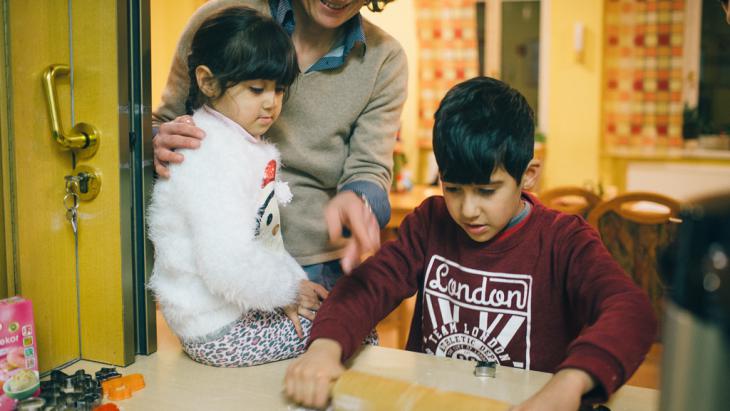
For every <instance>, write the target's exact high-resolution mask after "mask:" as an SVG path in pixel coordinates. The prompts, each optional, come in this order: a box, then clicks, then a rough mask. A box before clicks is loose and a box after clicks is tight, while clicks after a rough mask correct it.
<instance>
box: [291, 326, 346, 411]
mask: <svg viewBox="0 0 730 411" xmlns="http://www.w3.org/2000/svg"><path fill="white" fill-rule="evenodd" d="M341 356H342V346H340V344H339V343H338V342H337V341H335V340H330V339H327V338H320V339H318V340H315V341H314V342H312V345H310V346H309V349H307V351H306V352H305V353H304V354H302V355H300V356H299V358H297V359H295V360H294V361H292V363H291V364H290V365H289V368H288V369H287V370H286V377H284V389H285V391H286V395H287V396H288V397H289V398H291V399H292V400H293V401H295V402H297V403H299V404H301V405H303V406H305V407H315V408H324V406H325V405H327V399H328V398H329V394H330V389H331V387H332V383H333V382H334V381H335V380H337V378H339V377H340V375H342V373H343V372H344V371H345V369H344V367H343V366H342V364H341V363H340V357H341Z"/></svg>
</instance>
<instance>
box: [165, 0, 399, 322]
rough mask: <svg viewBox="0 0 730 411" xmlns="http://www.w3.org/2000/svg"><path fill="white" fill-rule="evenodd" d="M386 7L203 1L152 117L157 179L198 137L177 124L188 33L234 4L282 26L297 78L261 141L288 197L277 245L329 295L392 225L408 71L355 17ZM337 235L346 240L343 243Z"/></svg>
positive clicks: (394, 47)
mask: <svg viewBox="0 0 730 411" xmlns="http://www.w3.org/2000/svg"><path fill="white" fill-rule="evenodd" d="M389 1H390V0H367V1H365V2H363V0H219V1H211V2H208V3H206V4H205V5H204V6H203V7H201V8H200V9H199V10H198V11H197V12H196V13H195V14H194V15H193V17H192V18H191V19H190V21H189V22H188V25H187V27H186V28H185V32H184V33H183V35H182V37H181V39H180V43H179V45H178V49H177V52H176V55H175V58H174V61H173V65H172V69H171V71H170V75H169V78H168V82H167V86H166V88H165V91H164V93H163V96H162V104H161V105H160V106H159V107H158V109H157V111H156V112H155V114H154V116H153V117H154V121H153V125H155V126H158V125H159V132H158V133H157V135H156V137H155V138H154V140H153V145H154V147H155V168H156V170H157V172H158V173H159V174H160V175H162V176H163V177H164V176H167V170H166V168H165V164H166V162H180V161H183V158H182V156H181V155H180V154H179V153H175V152H174V148H182V147H185V148H195V147H197V146H198V145H199V144H200V139H202V138H204V135H203V132H202V130H200V129H198V128H197V127H194V126H193V125H192V124H190V118H189V117H185V116H183V117H178V116H181V115H182V114H185V107H184V101H185V96H186V95H187V90H188V79H187V62H186V60H187V54H188V51H189V44H190V40H191V34H192V33H194V32H195V30H196V29H197V27H198V26H199V25H200V22H202V21H203V20H204V19H205V18H206V17H207V16H209V15H210V14H211V13H214V12H215V11H217V10H220V9H221V8H224V7H226V6H229V5H234V4H235V5H240V4H245V5H248V6H251V7H252V8H255V9H257V10H259V11H261V12H263V13H265V14H269V15H271V16H272V17H273V18H274V19H275V20H276V21H277V22H279V24H281V25H282V26H283V27H284V29H285V30H286V31H287V32H288V33H289V34H290V35H291V38H292V41H293V43H294V47H295V49H296V51H297V60H298V63H299V67H300V69H301V71H302V74H301V75H300V76H299V78H298V79H297V81H296V82H295V83H294V84H293V85H292V87H291V89H290V93H289V96H288V99H287V101H286V103H285V104H284V108H283V110H282V113H281V117H280V118H279V120H278V121H277V123H276V124H274V126H273V127H272V128H271V129H270V130H269V132H268V134H267V137H268V139H269V140H270V141H271V142H273V143H274V144H276V146H277V148H279V150H280V151H281V154H282V162H283V165H284V167H283V168H282V179H283V180H284V181H287V182H288V183H289V184H290V186H291V187H292V193H293V195H294V200H293V201H292V203H291V204H290V205H289V206H287V207H285V208H284V209H282V210H281V219H282V229H283V236H284V242H285V246H286V248H287V250H288V251H289V252H290V253H291V254H292V255H293V256H294V257H295V258H296V259H297V262H299V264H301V265H303V266H304V269H305V271H306V272H307V274H308V276H309V278H310V279H311V280H312V281H315V282H318V283H320V284H322V285H324V286H325V287H327V288H331V287H332V286H333V285H334V281H335V280H336V279H337V278H339V276H340V275H341V274H342V270H344V271H345V272H348V271H349V270H350V269H351V268H352V267H353V266H354V265H356V264H357V263H358V262H359V257H360V255H362V254H363V253H365V252H368V251H372V250H374V249H375V248H377V247H378V246H379V227H378V225H380V226H384V225H385V223H386V222H387V220H388V219H389V217H390V205H389V203H388V196H387V189H388V187H389V186H390V179H391V177H392V176H391V166H392V151H393V145H394V143H395V139H394V136H395V133H396V131H397V129H398V126H399V117H400V113H401V109H402V107H403V103H404V101H405V98H406V86H407V85H406V81H407V71H408V70H407V67H406V57H405V53H404V51H403V49H402V48H401V46H400V44H398V42H397V41H396V40H395V39H393V38H392V37H390V36H389V35H388V34H386V33H385V32H383V31H382V30H381V29H379V28H378V27H376V26H374V25H373V24H371V23H370V22H368V21H367V20H365V19H363V18H361V16H360V14H359V11H360V8H361V7H363V6H364V5H366V4H367V5H368V6H369V7H371V9H377V10H380V9H382V6H384V5H385V4H386V3H388V2H389ZM173 119H176V120H175V121H172V120H173ZM165 121H167V122H166V123H165ZM221 172H225V170H221ZM323 210H324V212H323ZM323 219H324V222H326V224H323ZM344 228H348V229H349V230H350V231H351V232H352V237H353V241H350V242H349V243H346V242H345V241H344V240H343V238H342V233H343V229H344ZM339 259H341V261H339ZM312 309H316V307H312Z"/></svg>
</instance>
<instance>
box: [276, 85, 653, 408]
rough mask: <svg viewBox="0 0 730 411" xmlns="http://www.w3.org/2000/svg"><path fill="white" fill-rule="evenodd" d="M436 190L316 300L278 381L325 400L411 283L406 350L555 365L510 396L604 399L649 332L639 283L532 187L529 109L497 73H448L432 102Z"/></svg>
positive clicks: (543, 401)
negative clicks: (449, 82)
mask: <svg viewBox="0 0 730 411" xmlns="http://www.w3.org/2000/svg"><path fill="white" fill-rule="evenodd" d="M435 120H436V121H435V125H434V133H433V148H434V153H435V155H436V161H437V163H438V166H439V172H440V176H441V180H442V184H443V197H440V196H436V197H431V198H429V199H426V200H425V201H424V202H423V203H422V204H421V205H420V206H419V207H418V208H417V209H416V210H415V211H414V212H413V213H412V214H410V215H409V216H408V217H406V219H405V220H404V221H403V224H402V225H401V227H400V229H399V233H398V239H397V240H396V241H393V242H389V243H387V244H385V245H383V247H382V248H381V249H380V251H378V253H377V254H376V255H375V256H373V257H371V258H370V259H368V260H367V261H366V262H365V263H363V264H362V265H361V266H360V267H358V268H357V269H356V270H355V271H354V272H353V273H352V275H351V276H347V277H344V278H342V279H341V280H340V282H339V283H338V284H337V286H336V287H335V288H334V289H333V290H332V293H330V295H329V297H328V298H327V299H326V300H325V302H324V303H323V304H322V306H321V308H320V311H319V312H318V314H317V317H316V319H315V322H314V326H313V328H312V334H311V345H310V347H309V349H308V351H307V352H306V353H305V354H303V355H302V356H301V357H299V359H297V360H295V362H294V363H292V364H291V366H290V367H289V370H288V371H287V376H286V390H287V394H288V395H289V396H290V397H291V398H292V399H294V400H295V401H298V402H301V403H303V404H305V405H310V406H312V405H313V406H320V407H321V406H323V405H324V404H325V402H326V400H327V390H328V385H329V383H330V382H331V381H332V380H334V379H336V378H337V377H338V376H339V375H340V374H341V373H342V371H343V368H342V365H341V362H340V361H344V360H346V359H347V358H349V357H350V356H351V355H352V354H353V352H354V351H355V350H356V349H357V348H358V347H359V345H360V342H361V341H362V340H363V338H364V337H365V336H366V335H367V334H368V332H369V330H371V329H372V328H373V327H374V326H375V325H376V324H377V323H378V322H379V321H380V320H381V319H382V318H384V317H385V316H386V315H387V314H388V313H389V312H390V311H391V310H393V309H394V308H395V307H396V306H398V304H399V303H400V302H401V301H402V300H403V299H404V298H407V297H409V296H411V295H413V294H414V293H417V294H418V297H417V303H416V309H415V313H414V316H413V320H412V322H411V331H410V336H409V339H408V344H407V349H408V350H411V351H418V352H425V353H430V354H434V355H440V356H449V357H456V358H463V359H467V360H489V361H497V362H498V363H499V364H500V365H504V366H510V367H516V368H526V369H533V370H539V371H547V372H554V373H555V375H554V376H553V377H552V378H551V380H550V381H549V382H548V383H547V384H546V385H545V386H544V387H543V388H542V389H541V390H540V391H539V392H538V393H536V394H535V395H534V396H533V397H532V398H530V399H528V400H527V401H526V402H525V403H523V404H521V405H520V406H519V407H518V408H517V409H532V408H535V407H537V406H539V407H541V408H540V409H555V410H569V409H573V410H575V409H578V407H579V405H580V402H581V397H582V396H583V395H584V394H588V395H586V397H585V399H586V400H588V401H596V400H600V401H603V400H606V399H607V398H608V396H609V395H610V394H611V393H613V392H614V391H615V390H616V389H617V388H618V387H619V386H621V384H623V383H624V382H625V381H626V380H627V379H628V378H629V376H631V374H632V373H633V372H634V371H635V370H636V368H637V367H638V366H639V364H640V363H641V362H642V361H643V359H644V355H645V354H646V352H647V351H648V349H649V346H650V345H651V343H652V341H653V339H654V335H655V332H656V321H655V319H654V317H653V313H652V309H651V306H650V305H649V301H648V298H647V296H646V295H645V294H644V293H643V292H642V291H641V290H640V289H639V288H638V287H637V286H635V285H634V284H633V283H632V281H631V280H630V279H629V277H628V276H627V275H626V274H625V273H624V272H623V271H622V269H621V268H620V266H619V265H618V264H617V263H616V262H615V261H614V260H613V259H612V258H611V256H610V255H609V254H608V252H607V251H606V249H605V247H604V246H603V244H602V243H601V240H600V238H599V237H598V234H597V233H596V232H595V231H594V230H593V229H592V228H591V227H589V226H588V225H587V224H586V223H585V221H584V220H583V219H582V218H580V217H577V216H568V215H564V214H561V213H559V212H557V211H554V210H550V209H546V208H545V207H544V206H543V205H542V204H540V203H539V202H538V201H537V199H535V198H534V197H532V196H531V195H529V194H527V193H526V192H524V191H522V190H529V189H530V188H531V187H532V186H533V185H534V184H535V182H536V181H537V177H538V175H539V171H540V164H539V162H538V161H536V160H534V159H533V158H532V157H533V145H534V119H533V112H532V110H531V109H530V107H529V106H528V104H527V102H526V101H525V99H524V97H523V96H522V95H520V94H519V93H518V92H517V91H516V90H514V89H511V88H510V87H508V86H507V85H505V84H504V83H502V82H500V81H498V80H494V79H491V78H486V77H479V78H475V79H472V80H469V81H466V82H464V83H461V84H459V85H457V86H455V87H454V88H453V89H451V91H449V92H448V93H447V95H446V97H445V98H444V100H443V101H442V102H441V105H440V107H439V109H438V111H437V112H436V115H435Z"/></svg>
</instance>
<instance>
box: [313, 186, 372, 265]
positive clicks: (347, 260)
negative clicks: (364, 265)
mask: <svg viewBox="0 0 730 411" xmlns="http://www.w3.org/2000/svg"><path fill="white" fill-rule="evenodd" d="M324 218H325V221H327V228H328V230H329V235H330V240H331V241H337V240H339V239H340V238H342V228H343V227H347V228H348V229H349V230H350V232H351V233H352V238H350V241H349V242H348V243H347V246H346V247H345V253H344V255H343V256H342V259H341V260H340V264H342V271H344V272H345V274H349V273H350V271H352V269H353V268H355V267H356V266H357V265H358V264H360V258H361V257H362V255H363V254H366V253H373V252H375V251H376V250H377V249H378V247H380V226H378V220H377V219H376V218H375V214H373V211H372V210H371V209H370V206H369V205H368V204H367V203H366V202H365V201H363V199H362V198H360V197H359V196H358V195H357V194H355V193H354V192H352V191H342V192H340V193H338V194H337V195H336V196H334V197H333V198H332V199H331V200H330V202H329V203H328V204H327V207H325V210H324Z"/></svg>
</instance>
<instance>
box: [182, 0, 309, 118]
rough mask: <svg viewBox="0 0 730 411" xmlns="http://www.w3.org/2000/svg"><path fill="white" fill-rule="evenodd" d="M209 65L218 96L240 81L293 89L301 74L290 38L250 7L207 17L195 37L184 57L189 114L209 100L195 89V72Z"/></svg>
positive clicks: (280, 28)
mask: <svg viewBox="0 0 730 411" xmlns="http://www.w3.org/2000/svg"><path fill="white" fill-rule="evenodd" d="M200 65H204V66H208V68H209V69H210V71H211V72H212V73H213V77H215V79H216V80H217V82H218V85H219V88H220V90H219V91H220V95H222V94H223V93H225V91H226V90H227V89H228V88H229V87H232V86H234V85H236V84H238V83H240V82H242V81H246V80H255V79H264V80H274V81H276V83H277V84H278V85H282V86H285V87H287V88H288V87H289V86H291V84H292V83H293V82H294V79H296V77H297V74H299V65H298V64H297V56H296V51H295V50H294V45H293V44H292V42H291V39H290V38H289V35H288V34H287V33H286V32H285V31H284V29H283V28H282V27H281V26H280V25H279V24H278V23H276V22H275V21H274V20H273V19H271V18H270V17H267V16H264V15H263V14H261V13H259V12H258V11H256V10H254V9H251V8H248V7H230V8H226V9H224V10H221V11H219V12H218V13H215V14H213V15H211V16H210V17H208V18H207V19H206V20H205V21H204V22H203V24H202V25H201V26H200V28H199V29H198V31H196V32H195V35H194V36H193V41H192V44H191V46H190V54H189V55H188V75H189V77H190V91H189V92H188V99H187V101H186V109H187V111H188V113H192V111H193V110H195V109H197V108H199V107H200V106H202V105H203V104H205V102H206V101H207V100H208V97H207V96H206V95H205V94H203V92H202V91H200V89H199V88H198V82H197V80H196V78H195V68H196V67H198V66H200Z"/></svg>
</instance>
